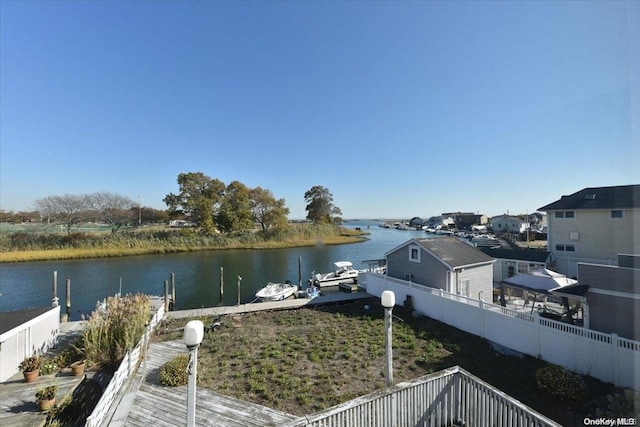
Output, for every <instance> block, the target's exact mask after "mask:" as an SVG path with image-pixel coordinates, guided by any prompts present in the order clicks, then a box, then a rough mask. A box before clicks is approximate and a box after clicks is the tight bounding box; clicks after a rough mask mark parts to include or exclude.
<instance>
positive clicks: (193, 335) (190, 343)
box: [184, 320, 204, 427]
mask: <svg viewBox="0 0 640 427" xmlns="http://www.w3.org/2000/svg"><path fill="white" fill-rule="evenodd" d="M203 336H204V325H203V324H202V322H201V321H200V320H191V321H190V322H189V323H187V325H186V326H185V327H184V343H185V345H186V346H187V349H188V350H189V364H188V365H187V372H188V374H189V378H188V379H189V381H188V388H187V427H195V425H196V378H197V374H198V346H199V345H200V343H201V342H202V337H203Z"/></svg>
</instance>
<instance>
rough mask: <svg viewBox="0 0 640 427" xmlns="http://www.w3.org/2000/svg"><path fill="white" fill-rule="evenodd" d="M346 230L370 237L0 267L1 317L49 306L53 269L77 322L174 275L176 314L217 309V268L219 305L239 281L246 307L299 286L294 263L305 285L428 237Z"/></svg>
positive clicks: (232, 300) (155, 288) (159, 290)
mask: <svg viewBox="0 0 640 427" xmlns="http://www.w3.org/2000/svg"><path fill="white" fill-rule="evenodd" d="M345 225H346V226H347V227H349V228H355V227H361V228H362V229H363V230H364V231H368V232H370V233H371V234H370V236H369V239H370V240H368V241H366V242H363V243H354V244H349V245H337V246H325V245H317V246H315V247H308V248H292V249H271V250H249V249H243V250H224V251H203V252H189V253H179V254H166V255H145V256H135V257H125V258H109V259H96V260H70V261H47V262H33V263H10V264H0V294H1V295H0V311H12V310H20V309H25V308H33V307H44V306H49V305H50V304H51V297H52V282H53V272H54V271H57V272H58V297H59V298H60V305H61V306H62V307H63V310H64V307H65V305H66V299H65V281H66V280H67V279H69V280H71V306H72V307H71V314H72V318H73V319H78V318H79V317H80V312H84V313H89V312H90V311H91V310H93V308H95V305H96V302H97V301H98V300H101V299H102V298H105V297H107V296H109V295H113V294H114V293H116V292H118V291H119V289H120V283H121V282H122V293H123V294H125V293H135V292H143V293H147V294H152V295H161V294H163V292H164V281H165V280H169V276H170V274H171V273H174V274H175V281H176V302H177V308H178V309H189V308H199V307H210V306H216V305H218V304H219V303H220V268H221V267H222V268H223V269H224V275H223V279H224V303H225V304H228V305H231V304H236V303H237V300H238V276H241V277H242V281H241V285H240V289H241V292H240V293H241V295H240V297H241V301H242V302H247V301H250V300H252V299H253V295H254V294H255V292H256V291H257V290H258V289H260V288H261V287H263V286H264V285H265V284H266V283H267V282H269V281H272V282H282V281H285V280H290V281H291V282H293V283H298V280H299V275H298V259H299V258H300V260H301V262H300V265H301V271H302V282H303V286H304V285H305V284H306V281H307V279H308V278H309V277H311V273H312V272H313V271H315V272H327V271H331V270H332V269H333V263H334V262H335V261H340V260H348V261H352V262H353V264H354V267H355V268H358V269H362V268H366V267H367V265H366V264H365V263H363V261H365V260H370V259H378V258H383V257H384V254H385V253H386V252H388V251H389V250H391V249H393V248H395V247H396V246H398V245H400V244H401V243H404V242H406V241H407V240H409V239H411V238H413V237H423V238H424V237H428V235H427V234H426V233H424V232H421V231H403V230H394V229H383V228H380V227H378V223H377V222H372V221H353V222H349V223H347V224H345ZM367 227H369V228H367Z"/></svg>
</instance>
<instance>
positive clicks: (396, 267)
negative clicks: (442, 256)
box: [387, 243, 448, 290]
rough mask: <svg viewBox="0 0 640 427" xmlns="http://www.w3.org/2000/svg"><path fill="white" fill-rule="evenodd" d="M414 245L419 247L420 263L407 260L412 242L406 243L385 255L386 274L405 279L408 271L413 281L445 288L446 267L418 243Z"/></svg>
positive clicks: (412, 245)
mask: <svg viewBox="0 0 640 427" xmlns="http://www.w3.org/2000/svg"><path fill="white" fill-rule="evenodd" d="M415 246H417V247H419V248H420V263H419V264H418V263H417V262H413V261H410V260H409V250H410V249H409V248H410V247H414V244H413V243H412V244H408V245H406V246H403V247H400V248H398V250H396V251H395V252H392V253H390V254H388V255H387V275H388V276H389V277H395V278H397V279H401V280H406V276H405V274H407V273H409V274H412V275H413V278H412V279H411V281H412V282H414V283H419V284H421V285H425V286H430V287H432V288H440V289H443V290H447V289H446V284H447V272H448V269H447V267H446V266H445V265H444V264H443V263H442V262H440V261H439V260H438V259H436V258H434V257H433V256H432V255H431V254H429V253H428V252H427V251H425V250H424V249H423V248H422V247H420V246H419V245H415Z"/></svg>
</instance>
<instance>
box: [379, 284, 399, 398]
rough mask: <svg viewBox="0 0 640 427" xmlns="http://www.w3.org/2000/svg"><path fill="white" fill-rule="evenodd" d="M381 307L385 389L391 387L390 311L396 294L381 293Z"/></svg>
mask: <svg viewBox="0 0 640 427" xmlns="http://www.w3.org/2000/svg"><path fill="white" fill-rule="evenodd" d="M381 299H382V306H383V307H384V328H385V331H386V334H385V335H386V337H385V356H386V362H385V365H384V377H385V379H386V380H387V387H391V386H392V385H393V349H392V348H391V310H393V306H395V305H396V294H394V293H393V291H384V292H382V297H381Z"/></svg>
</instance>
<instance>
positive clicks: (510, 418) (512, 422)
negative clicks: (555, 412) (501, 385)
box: [281, 366, 559, 427]
mask: <svg viewBox="0 0 640 427" xmlns="http://www.w3.org/2000/svg"><path fill="white" fill-rule="evenodd" d="M323 426H330V427H353V426H358V427H387V426H394V427H413V426H494V427H521V426H522V427H524V426H527V427H538V426H539V427H543V426H559V424H557V423H555V422H554V421H552V420H551V419H549V418H547V417H545V416H544V415H541V414H539V413H538V412H536V411H534V410H533V409H531V408H529V407H528V406H526V405H524V404H522V403H521V402H519V401H517V400H516V399H514V398H512V397H510V396H508V395H506V394H505V393H503V392H501V391H500V390H498V389H496V388H494V387H492V386H491V385H489V384H487V383H485V382H484V381H482V380H481V379H479V378H477V377H475V376H473V375H471V374H470V373H468V372H467V371H465V370H464V369H462V368H460V367H458V366H455V367H453V368H449V369H445V370H443V371H440V372H436V373H434V374H430V375H425V376H423V377H420V378H417V379H415V380H412V381H408V382H404V383H400V384H397V385H396V386H394V387H392V388H391V389H388V390H380V391H377V392H374V393H372V394H369V395H366V396H362V397H359V398H357V399H353V400H350V401H348V402H345V403H343V404H340V405H337V406H334V407H332V408H329V409H327V410H325V411H321V412H317V413H315V414H312V415H307V416H305V417H302V418H299V419H298V420H295V421H292V422H290V423H287V424H284V425H283V426H281V427H323Z"/></svg>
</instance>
